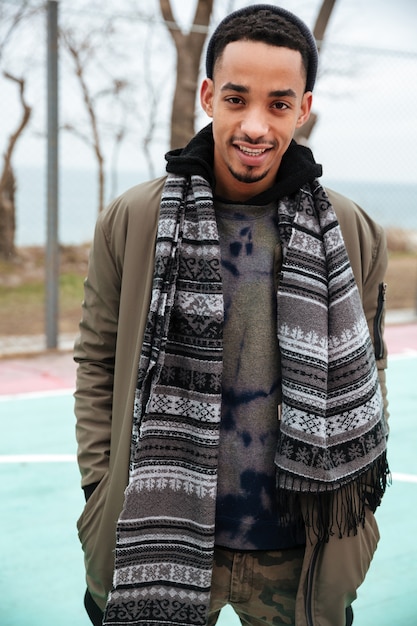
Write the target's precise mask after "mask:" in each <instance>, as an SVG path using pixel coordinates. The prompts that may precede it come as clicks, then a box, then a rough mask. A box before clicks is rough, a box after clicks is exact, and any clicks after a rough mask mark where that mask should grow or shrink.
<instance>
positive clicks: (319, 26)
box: [294, 0, 336, 145]
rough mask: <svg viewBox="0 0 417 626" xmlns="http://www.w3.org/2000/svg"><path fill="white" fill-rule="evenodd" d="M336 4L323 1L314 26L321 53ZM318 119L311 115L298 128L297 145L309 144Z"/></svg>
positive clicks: (295, 135) (328, 0)
mask: <svg viewBox="0 0 417 626" xmlns="http://www.w3.org/2000/svg"><path fill="white" fill-rule="evenodd" d="M335 4H336V0H323V2H322V4H321V7H320V11H319V14H318V16H317V19H316V23H315V25H314V29H313V35H314V37H315V40H316V42H317V48H318V51H319V53H320V50H321V46H322V43H323V39H324V34H325V32H326V28H327V26H328V24H329V20H330V16H331V14H332V11H333V9H334V6H335ZM317 119H318V117H317V115H316V114H315V113H311V115H310V119H309V120H308V122H306V124H304V125H303V126H301V128H297V130H296V131H295V134H294V139H295V140H296V142H297V143H301V144H304V145H307V144H308V141H309V139H310V137H311V134H312V132H313V130H314V127H315V125H316V122H317Z"/></svg>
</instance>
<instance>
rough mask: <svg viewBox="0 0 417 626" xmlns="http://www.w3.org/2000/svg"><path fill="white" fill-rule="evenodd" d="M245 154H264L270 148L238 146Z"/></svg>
mask: <svg viewBox="0 0 417 626" xmlns="http://www.w3.org/2000/svg"><path fill="white" fill-rule="evenodd" d="M237 148H239V150H240V151H241V152H243V154H247V155H248V156H260V155H261V154H264V153H265V152H266V151H267V150H268V148H248V147H247V146H239V145H238V146H237Z"/></svg>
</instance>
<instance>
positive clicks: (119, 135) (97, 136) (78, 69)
mask: <svg viewBox="0 0 417 626" xmlns="http://www.w3.org/2000/svg"><path fill="white" fill-rule="evenodd" d="M60 34H61V39H62V41H63V42H64V45H65V48H66V50H67V51H68V53H69V55H70V57H71V59H72V62H73V65H74V71H75V76H76V78H77V80H78V83H79V86H80V89H81V94H82V100H83V103H84V107H85V111H86V113H87V117H88V121H89V128H90V131H89V132H88V133H86V132H83V131H82V129H81V127H80V126H79V125H75V124H71V123H69V122H68V123H66V124H64V129H65V130H69V131H71V132H72V133H73V134H74V135H76V136H77V137H79V138H80V139H81V140H83V141H84V142H85V143H86V144H87V145H89V146H90V147H91V148H92V150H93V153H94V156H95V158H96V162H97V177H98V210H99V211H101V210H102V209H103V207H104V204H105V177H106V176H105V152H104V147H103V139H102V132H101V129H100V116H99V112H98V104H99V101H100V100H101V99H103V98H104V97H108V96H112V97H115V98H117V97H118V96H119V95H120V94H121V92H122V91H123V90H124V89H126V87H127V81H125V80H124V79H121V78H117V77H110V79H109V85H108V86H107V87H106V88H104V89H100V90H98V91H94V88H93V86H92V84H91V82H90V80H89V78H88V70H89V64H90V62H91V61H93V60H94V58H95V54H96V49H95V47H94V45H93V44H91V43H90V41H89V40H90V33H88V35H87V36H86V37H85V38H84V39H82V38H81V39H79V40H78V39H77V38H76V37H75V35H74V32H73V31H71V30H68V29H67V30H65V29H61V32H60ZM105 34H106V27H105V26H104V28H103V35H105ZM114 136H115V142H116V144H117V146H120V143H121V141H122V140H123V138H124V136H125V128H121V127H118V128H117V129H115V133H114Z"/></svg>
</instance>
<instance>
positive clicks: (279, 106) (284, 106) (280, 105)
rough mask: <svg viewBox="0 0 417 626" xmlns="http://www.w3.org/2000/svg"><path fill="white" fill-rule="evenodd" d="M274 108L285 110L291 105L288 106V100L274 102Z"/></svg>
mask: <svg viewBox="0 0 417 626" xmlns="http://www.w3.org/2000/svg"><path fill="white" fill-rule="evenodd" d="M272 108H273V109H277V110H278V111H285V110H286V109H289V108H290V107H289V106H288V104H286V102H274V103H273V105H272Z"/></svg>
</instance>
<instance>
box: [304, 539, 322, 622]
mask: <svg viewBox="0 0 417 626" xmlns="http://www.w3.org/2000/svg"><path fill="white" fill-rule="evenodd" d="M320 548H321V543H318V544H317V545H316V546H315V548H314V550H313V555H312V557H311V563H310V567H309V568H308V573H307V592H306V602H305V610H306V620H307V626H314V617H313V579H314V573H315V570H316V565H317V559H318V556H319V551H320Z"/></svg>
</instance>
